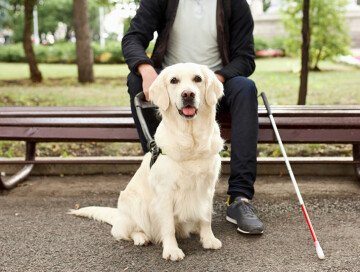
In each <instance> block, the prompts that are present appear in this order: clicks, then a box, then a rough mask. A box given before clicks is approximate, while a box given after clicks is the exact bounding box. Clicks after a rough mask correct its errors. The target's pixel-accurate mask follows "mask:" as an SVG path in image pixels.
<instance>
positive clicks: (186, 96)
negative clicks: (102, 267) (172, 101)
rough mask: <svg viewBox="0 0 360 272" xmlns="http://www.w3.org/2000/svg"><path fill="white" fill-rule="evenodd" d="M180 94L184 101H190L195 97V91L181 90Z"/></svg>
mask: <svg viewBox="0 0 360 272" xmlns="http://www.w3.org/2000/svg"><path fill="white" fill-rule="evenodd" d="M181 96H182V98H183V100H184V101H192V100H193V99H194V98H195V93H193V92H192V91H183V92H182V93H181Z"/></svg>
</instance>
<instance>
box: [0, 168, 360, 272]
mask: <svg viewBox="0 0 360 272" xmlns="http://www.w3.org/2000/svg"><path fill="white" fill-rule="evenodd" d="M130 178H131V177H130V176H117V175H106V176H65V177H31V178H29V180H28V182H26V183H25V184H24V186H22V187H18V188H16V189H14V190H12V191H10V192H2V193H0V226H1V228H0V252H1V254H0V271H11V272H15V271H21V272H25V271H34V272H40V271H61V272H64V271H360V184H359V183H358V182H356V181H354V180H353V179H352V178H351V177H337V178H334V177H331V178H326V177H322V178H318V177H316V178H315V177H301V178H298V183H299V187H300V190H301V192H302V195H303V198H304V201H305V204H306V206H307V209H308V212H309V214H310V218H311V219H312V223H313V226H314V228H315V231H316V233H317V236H318V238H319V240H320V243H321V245H322V248H323V250H324V253H325V256H326V259H325V260H319V259H318V258H317V255H316V252H315V248H314V246H313V242H312V239H311V235H310V233H309V230H308V228H307V225H306V221H305V219H304V216H303V214H302V212H301V209H300V207H299V205H298V201H297V198H296V195H295V193H294V190H293V188H292V184H291V181H290V180H289V178H288V177H285V176H284V177H265V176H262V177H259V179H258V181H257V182H256V195H255V199H254V201H253V204H254V205H255V206H256V208H257V209H258V214H259V216H260V217H261V218H262V220H263V222H264V224H265V228H266V229H265V233H264V235H262V236H251V237H249V236H244V235H241V234H239V233H237V232H236V228H235V226H234V225H232V224H230V223H228V222H226V220H225V200H226V187H227V185H226V177H224V178H222V179H221V181H220V182H219V185H218V188H217V193H216V197H215V203H214V208H215V212H216V213H215V215H214V221H213V229H214V233H215V235H216V236H217V237H218V238H219V239H220V240H221V241H222V242H223V248H222V249H220V250H218V251H209V250H204V249H202V247H201V245H200V243H199V241H198V240H199V237H197V236H194V237H192V238H190V239H185V240H180V241H179V245H180V247H181V248H182V249H183V251H184V253H185V255H186V257H185V259H184V260H183V261H181V262H175V263H174V262H170V261H165V260H163V259H162V258H161V246H159V245H149V246H147V247H135V246H134V245H133V244H132V243H131V242H124V241H122V242H117V241H115V240H114V239H113V238H112V236H111V235H110V226H109V225H106V224H103V223H99V222H95V221H91V220H88V219H84V218H77V217H73V216H70V215H67V214H66V211H67V210H68V209H69V208H73V207H74V206H75V205H76V204H79V205H80V206H88V205H100V206H115V205H116V201H117V197H118V192H119V191H120V190H121V189H123V188H124V187H125V186H126V184H127V182H128V181H129V180H130Z"/></svg>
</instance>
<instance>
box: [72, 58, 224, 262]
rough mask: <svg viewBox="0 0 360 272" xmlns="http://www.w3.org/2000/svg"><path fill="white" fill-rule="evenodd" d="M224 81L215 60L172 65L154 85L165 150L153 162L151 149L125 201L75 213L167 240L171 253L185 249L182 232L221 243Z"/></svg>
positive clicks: (145, 239)
mask: <svg viewBox="0 0 360 272" xmlns="http://www.w3.org/2000/svg"><path fill="white" fill-rule="evenodd" d="M222 95H223V85H222V84H221V82H220V81H219V80H218V79H217V78H216V76H215V74H214V73H213V72H212V71H210V70H209V69H208V68H207V67H205V66H201V65H197V64H192V63H180V64H176V65H173V66H170V67H167V68H166V69H164V70H163V71H162V72H161V73H160V75H159V76H158V77H157V79H156V80H155V81H154V83H153V84H152V85H151V87H150V91H149V96H150V100H151V101H153V102H154V103H155V104H156V105H157V106H158V107H159V113H160V114H161V117H162V121H161V123H160V125H159V127H158V128H157V130H156V133H155V141H156V143H157V145H158V146H159V147H160V148H161V149H162V151H163V152H164V153H165V154H164V155H162V154H161V155H159V157H158V159H157V161H156V162H155V164H154V165H153V166H152V168H150V158H151V154H150V153H147V154H146V155H145V156H144V159H143V162H142V163H141V166H140V168H139V169H138V170H137V172H136V173H135V175H134V176H133V178H132V179H131V181H130V182H129V184H128V185H127V186H126V189H125V190H124V191H122V192H121V193H120V196H119V200H118V206H117V208H105V207H86V208H82V209H79V210H71V211H70V212H69V213H70V214H74V215H78V216H84V217H89V218H93V219H96V220H99V221H103V222H106V223H108V224H110V225H112V229H111V234H112V235H113V236H114V238H115V239H117V240H133V241H134V244H135V245H147V244H148V243H150V242H151V243H162V246H163V254H162V257H163V258H164V259H170V260H172V261H180V260H182V259H183V258H184V257H185V254H184V253H183V251H182V250H181V249H180V248H179V247H178V243H177V240H176V237H178V238H184V237H189V235H190V234H191V233H196V234H199V235H200V241H201V243H202V246H203V247H204V248H206V249H219V248H221V241H220V240H218V239H217V238H215V236H214V234H213V231H212V228H211V218H212V212H213V207H212V206H213V196H214V192H215V184H216V182H217V180H218V176H219V172H220V166H221V165H220V164H221V160H220V156H219V152H220V151H221V149H222V148H223V143H224V142H223V140H222V138H221V137H220V129H219V126H218V124H217V123H216V121H215V114H216V104H217V101H218V99H219V98H220V97H221V96H222Z"/></svg>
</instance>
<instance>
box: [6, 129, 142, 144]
mask: <svg viewBox="0 0 360 272" xmlns="http://www.w3.org/2000/svg"><path fill="white" fill-rule="evenodd" d="M1 138H3V139H7V140H28V141H34V142H37V141H38V142H69V141H74V142H81V141H83V142H89V141H100V142H101V141H102V142H127V141H128V142H134V141H136V142H138V141H139V136H138V134H137V130H136V128H123V127H121V128H88V127H86V128H79V127H76V128H74V127H65V128H59V127H27V128H26V127H3V128H1V130H0V139H1Z"/></svg>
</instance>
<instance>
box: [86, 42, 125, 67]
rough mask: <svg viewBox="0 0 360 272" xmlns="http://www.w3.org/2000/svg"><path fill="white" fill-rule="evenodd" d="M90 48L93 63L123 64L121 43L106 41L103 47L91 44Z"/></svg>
mask: <svg viewBox="0 0 360 272" xmlns="http://www.w3.org/2000/svg"><path fill="white" fill-rule="evenodd" d="M92 48H93V53H94V61H95V63H124V57H123V53H122V48H121V43H120V42H118V41H107V43H106V45H105V47H101V46H100V44H99V43H93V44H92Z"/></svg>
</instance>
